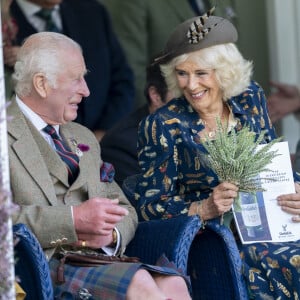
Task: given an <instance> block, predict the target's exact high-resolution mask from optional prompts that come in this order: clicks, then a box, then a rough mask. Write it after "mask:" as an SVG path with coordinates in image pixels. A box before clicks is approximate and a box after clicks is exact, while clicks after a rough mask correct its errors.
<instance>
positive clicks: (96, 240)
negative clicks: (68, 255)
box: [73, 198, 128, 248]
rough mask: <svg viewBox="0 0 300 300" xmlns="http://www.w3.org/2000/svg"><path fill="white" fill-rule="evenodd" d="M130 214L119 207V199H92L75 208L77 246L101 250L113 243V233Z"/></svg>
mask: <svg viewBox="0 0 300 300" xmlns="http://www.w3.org/2000/svg"><path fill="white" fill-rule="evenodd" d="M127 214H128V210H127V209H125V208H123V207H121V206H119V200H118V199H114V200H111V199H107V198H92V199H89V200H87V201H85V202H83V203H82V204H80V205H78V206H74V207H73V216H74V223H75V230H76V233H77V236H78V240H79V241H78V243H76V245H77V246H81V245H82V241H85V243H86V244H85V246H87V247H90V248H101V247H103V246H107V245H109V244H110V243H111V242H112V239H113V237H112V231H113V229H114V228H115V227H116V225H117V224H118V223H119V222H120V221H121V220H122V219H123V217H124V216H126V215H127Z"/></svg>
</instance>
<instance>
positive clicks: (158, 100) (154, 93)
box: [148, 85, 162, 106]
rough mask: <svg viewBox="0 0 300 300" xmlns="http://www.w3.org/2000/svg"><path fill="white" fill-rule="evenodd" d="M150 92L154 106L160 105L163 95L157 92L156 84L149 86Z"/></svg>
mask: <svg viewBox="0 0 300 300" xmlns="http://www.w3.org/2000/svg"><path fill="white" fill-rule="evenodd" d="M148 94H149V98H150V100H151V104H152V105H154V106H160V105H161V103H162V100H161V96H160V94H159V93H158V92H157V89H156V87H155V86H153V85H151V86H149V88H148Z"/></svg>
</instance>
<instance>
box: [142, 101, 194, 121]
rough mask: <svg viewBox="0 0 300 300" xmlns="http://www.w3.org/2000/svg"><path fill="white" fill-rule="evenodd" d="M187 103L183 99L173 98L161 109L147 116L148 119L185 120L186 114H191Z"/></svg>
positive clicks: (191, 111)
mask: <svg viewBox="0 0 300 300" xmlns="http://www.w3.org/2000/svg"><path fill="white" fill-rule="evenodd" d="M193 112H194V111H193V110H192V109H191V107H190V105H189V103H188V102H187V100H186V99H185V98H184V97H180V98H174V99H172V100H170V101H169V102H167V103H166V104H165V105H163V106H162V107H160V108H158V109H157V110H156V111H155V112H154V113H152V114H151V115H149V116H148V117H149V118H150V119H162V120H168V119H173V118H178V119H181V118H186V116H187V115H188V114H191V113H193Z"/></svg>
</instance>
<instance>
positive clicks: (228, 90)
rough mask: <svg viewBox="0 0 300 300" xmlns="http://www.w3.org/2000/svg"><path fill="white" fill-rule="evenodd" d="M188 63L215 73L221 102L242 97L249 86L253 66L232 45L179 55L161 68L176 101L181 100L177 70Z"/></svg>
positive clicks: (222, 45) (217, 46)
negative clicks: (176, 98)
mask: <svg viewBox="0 0 300 300" xmlns="http://www.w3.org/2000/svg"><path fill="white" fill-rule="evenodd" d="M187 59H189V60H193V61H194V62H195V63H196V64H197V65H199V67H201V69H207V70H214V71H215V76H216V80H217V82H218V85H219V87H220V88H221V90H222V91H223V100H224V101H226V100H228V99H230V98H231V97H233V96H236V95H238V94H240V93H242V92H243V91H244V90H245V89H246V88H247V87H248V86H249V84H250V80H251V76H252V70H253V67H252V62H251V61H248V60H245V59H244V58H243V56H242V55H241V53H240V52H239V50H238V48H237V47H236V46H235V44H233V43H228V44H221V45H216V46H211V47H208V48H204V49H201V50H198V51H195V52H190V53H187V54H182V55H179V56H177V57H175V58H173V59H172V60H171V61H170V62H169V63H167V64H163V65H161V66H160V68H161V71H162V73H163V75H164V77H165V79H166V83H167V85H168V89H169V90H171V91H172V92H173V93H174V95H175V97H180V96H182V91H181V90H180V88H179V86H178V83H177V77H176V73H175V69H176V66H177V65H178V64H181V63H183V62H184V61H186V60H187Z"/></svg>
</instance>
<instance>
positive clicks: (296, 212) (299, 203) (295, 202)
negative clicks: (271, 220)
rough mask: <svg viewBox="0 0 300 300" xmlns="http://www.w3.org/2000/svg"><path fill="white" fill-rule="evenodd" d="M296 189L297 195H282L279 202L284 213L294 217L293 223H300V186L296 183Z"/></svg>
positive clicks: (278, 199)
mask: <svg viewBox="0 0 300 300" xmlns="http://www.w3.org/2000/svg"><path fill="white" fill-rule="evenodd" d="M295 188H296V193H295V194H286V195H280V196H279V197H277V202H278V205H280V206H281V209H282V210H283V211H286V212H287V213H289V214H291V215H293V216H292V221H293V222H300V185H299V184H297V183H296V184H295Z"/></svg>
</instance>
